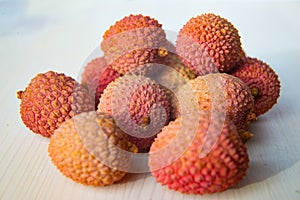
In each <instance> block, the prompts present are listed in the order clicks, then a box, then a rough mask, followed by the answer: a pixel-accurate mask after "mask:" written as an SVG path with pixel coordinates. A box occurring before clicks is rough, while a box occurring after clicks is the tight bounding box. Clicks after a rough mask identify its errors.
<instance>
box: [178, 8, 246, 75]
mask: <svg viewBox="0 0 300 200" xmlns="http://www.w3.org/2000/svg"><path fill="white" fill-rule="evenodd" d="M176 51H177V53H178V55H179V56H180V57H181V59H182V62H183V63H184V64H185V65H186V66H188V67H189V68H190V69H191V70H193V71H194V72H195V73H196V74H198V75H204V74H207V73H211V72H228V71H230V70H231V69H232V67H233V66H234V65H235V64H236V63H237V62H238V61H239V60H240V59H241V58H243V57H245V53H244V51H243V49H242V47H241V41H240V36H239V33H238V30H237V29H236V28H235V27H234V26H233V25H232V24H231V23H230V22H229V21H228V20H226V19H224V18H222V17H220V16H218V15H215V14H211V13H209V14H202V15H200V16H197V17H194V18H191V19H190V20H189V21H188V22H187V23H186V24H185V25H184V26H183V28H182V29H181V30H180V32H179V34H178V37H177V42H176Z"/></svg>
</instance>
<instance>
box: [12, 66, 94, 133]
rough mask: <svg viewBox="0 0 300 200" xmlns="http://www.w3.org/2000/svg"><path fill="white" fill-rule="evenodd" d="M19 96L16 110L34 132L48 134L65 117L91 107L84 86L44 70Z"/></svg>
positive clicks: (60, 74) (91, 104) (67, 117)
mask: <svg viewBox="0 0 300 200" xmlns="http://www.w3.org/2000/svg"><path fill="white" fill-rule="evenodd" d="M17 97H18V98H19V99H21V104H20V114H21V118H22V120H23V122H24V124H25V125H26V126H27V127H28V128H29V129H30V130H32V131H33V132H34V133H37V134H41V135H43V136H45V137H50V136H51V135H52V134H53V132H54V131H55V129H57V128H58V127H59V125H60V124H61V123H62V122H64V121H65V120H66V119H69V118H71V117H73V116H74V115H75V114H77V113H81V112H85V111H91V110H94V106H93V101H92V99H91V98H90V96H89V93H88V90H87V89H86V88H85V87H82V86H81V85H79V84H78V83H76V81H75V80H74V79H73V78H72V77H69V76H66V75H65V74H62V73H56V72H53V71H48V72H46V73H41V74H38V75H37V76H35V77H34V78H33V79H32V80H31V81H30V83H29V84H28V86H27V88H26V89H25V91H19V92H17Z"/></svg>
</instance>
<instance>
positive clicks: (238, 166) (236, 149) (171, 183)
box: [149, 113, 249, 194]
mask: <svg viewBox="0 0 300 200" xmlns="http://www.w3.org/2000/svg"><path fill="white" fill-rule="evenodd" d="M210 117H211V116H210V115H209V114H208V113H205V114H204V113H202V114H201V115H200V120H199V124H195V123H191V122H190V121H185V122H184V123H183V121H182V120H180V119H177V120H175V121H173V122H170V124H169V125H168V126H166V127H164V128H163V130H162V131H161V132H160V133H159V134H158V135H157V138H156V139H155V141H154V143H153V144H152V146H151V149H150V157H149V166H150V169H151V173H152V175H153V176H154V177H155V178H156V180H157V181H158V182H159V183H161V184H162V185H167V186H168V188H169V189H172V190H176V191H179V192H181V193H189V194H207V193H216V192H221V191H224V190H226V189H228V188H230V187H232V186H234V185H236V184H237V183H238V182H239V181H240V180H241V179H242V178H243V177H244V176H245V174H246V171H247V169H248V167H249V157H248V153H247V148H246V147H245V145H244V144H243V143H242V141H241V140H240V138H239V136H238V133H237V129H236V127H235V126H234V125H233V124H232V123H231V121H230V120H228V119H225V121H224V123H223V120H222V117H214V118H213V119H212V120H211V118H210ZM196 125H199V127H198V129H197V131H196V133H195V138H194V140H192V143H191V145H190V146H189V147H188V149H187V150H185V151H184V152H183V154H182V155H180V157H179V158H178V159H176V160H174V161H173V162H172V163H171V164H169V165H167V166H162V167H161V168H157V166H160V165H161V161H164V160H167V159H169V158H170V157H174V156H175V157H176V156H177V155H173V151H172V149H173V150H175V149H178V148H180V147H177V146H176V143H171V142H172V140H174V139H175V137H177V136H178V134H181V133H180V129H181V128H182V127H185V130H188V127H190V126H196ZM220 126H221V127H222V129H221V132H220V134H218V131H216V130H218V129H219V127H220ZM209 127H210V128H211V130H212V131H211V133H212V135H210V137H208V139H207V140H206V141H205V138H207V137H205V135H206V133H207V132H208V129H209ZM183 134H185V135H183ZM189 134H193V133H185V132H183V133H182V135H181V137H183V138H182V139H180V140H184V136H187V135H189ZM204 141H205V142H204ZM205 143H212V144H214V145H213V147H212V149H211V150H210V151H209V152H208V154H206V156H204V157H200V155H201V153H202V152H201V147H203V146H205ZM167 145H174V146H173V147H171V148H170V147H168V148H169V149H171V150H170V151H162V149H164V148H166V147H167Z"/></svg>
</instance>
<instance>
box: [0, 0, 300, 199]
mask: <svg viewBox="0 0 300 200" xmlns="http://www.w3.org/2000/svg"><path fill="white" fill-rule="evenodd" d="M299 10H300V3H299V2H297V1H294V2H292V1H276V2H272V1H264V2H260V1H254V2H253V1H252V2H251V1H243V2H241V1H239V3H238V2H234V1H221V2H219V3H210V2H209V1H203V0H201V1H198V2H196V1H194V0H185V1H181V0H173V1H154V0H151V1H150V0H120V1H113V2H111V3H109V2H108V1H103V2H101V1H74V0H72V1H71V0H66V1H63V2H62V1H59V0H52V1H50V0H49V1H48V0H47V1H38V0H26V1H25V0H24V1H22V0H0V62H1V64H0V66H1V68H0V69H1V73H0V76H1V77H0V88H1V89H0V95H1V96H0V111H1V115H0V148H1V149H0V199H3V200H4V199H5V200H6V199H7V200H10V199H109V200H121V199H130V200H134V199H173V200H176V199H292V200H294V199H300V145H299V144H300V137H299V136H300V128H299V122H300V103H299V102H300V92H299V84H300V78H299V74H300V47H299V41H300V40H299V39H300V24H299V22H298V19H299V18H300V12H299ZM204 12H214V13H218V14H220V15H222V16H224V17H226V18H228V19H229V20H230V21H231V22H233V23H234V24H235V26H236V27H237V28H238V29H239V30H240V34H241V37H242V42H243V47H244V49H245V51H246V52H247V54H248V55H250V56H254V57H258V58H260V59H263V60H264V61H266V62H267V63H269V64H270V65H271V66H272V67H273V68H274V69H275V70H276V71H277V73H278V74H279V76H280V80H281V83H282V92H281V97H280V99H279V102H278V104H277V105H276V106H275V107H274V108H273V110H272V111H270V112H269V113H267V114H265V115H263V116H261V118H260V119H259V121H258V122H256V123H255V124H253V125H252V126H251V131H252V132H253V133H254V134H255V137H254V139H253V140H251V141H250V142H249V143H248V144H247V146H248V148H249V154H250V158H251V163H250V169H249V171H248V174H247V177H246V178H245V179H244V180H243V181H242V182H241V183H240V184H239V185H238V186H237V187H235V188H233V189H230V190H228V191H226V192H223V193H220V194H215V195H206V196H194V195H182V194H180V193H178V192H174V191H170V190H168V189H167V188H166V187H162V186H160V185H159V184H158V183H156V182H155V179H154V178H153V177H151V176H150V175H149V174H129V175H128V176H126V178H125V179H124V180H123V181H121V182H120V183H119V184H116V185H113V186H109V187H103V188H94V187H88V186H83V185H80V184H77V183H74V182H72V181H71V180H69V179H67V178H65V177H63V176H62V175H61V174H60V173H59V172H58V171H57V170H56V168H55V167H54V166H53V165H52V163H51V161H50V159H49V157H48V155H47V145H48V141H49V140H48V139H46V138H42V137H40V136H38V135H35V134H33V133H31V132H30V131H29V130H28V129H27V128H25V126H24V125H23V123H22V122H21V119H20V116H19V100H18V99H16V94H15V93H16V91H18V90H19V89H24V88H25V86H26V85H27V83H28V82H29V80H30V79H31V78H32V77H33V76H35V74H37V73H39V72H45V71H47V70H50V69H52V70H55V71H59V72H65V73H66V74H68V75H71V76H73V77H78V74H79V72H80V70H81V68H82V63H83V62H84V61H85V59H86V58H87V56H88V55H89V54H90V52H92V51H93V50H94V49H95V47H97V46H98V44H99V43H100V40H101V36H102V34H103V32H104V31H105V29H106V28H107V27H109V25H110V24H112V23H113V22H114V21H116V20H118V19H121V18H122V17H124V16H125V15H128V14H129V13H143V14H147V15H150V16H152V17H155V18H156V19H158V20H159V21H160V22H161V23H163V26H164V28H165V29H168V30H172V31H178V30H179V29H180V28H181V27H182V25H183V24H184V23H185V22H186V21H187V20H188V19H189V18H190V17H192V16H196V15H198V14H201V13H204Z"/></svg>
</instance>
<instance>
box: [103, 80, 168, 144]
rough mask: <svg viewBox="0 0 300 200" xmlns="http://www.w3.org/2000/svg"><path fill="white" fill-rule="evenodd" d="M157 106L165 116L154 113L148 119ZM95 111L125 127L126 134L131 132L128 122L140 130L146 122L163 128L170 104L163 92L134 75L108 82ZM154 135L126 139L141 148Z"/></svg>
mask: <svg viewBox="0 0 300 200" xmlns="http://www.w3.org/2000/svg"><path fill="white" fill-rule="evenodd" d="M157 106H162V108H163V109H164V111H165V115H163V116H162V115H160V114H159V113H158V114H154V116H151V117H150V110H151V109H156V108H157ZM98 111H100V112H105V113H108V114H110V115H112V116H113V117H114V118H115V119H118V120H117V121H122V122H124V124H125V125H128V126H129V131H133V130H132V129H133V128H132V129H131V127H130V126H131V125H132V123H133V124H136V125H139V126H142V127H147V126H148V125H149V124H150V123H154V125H155V123H157V124H160V123H162V125H164V124H166V123H168V122H169V117H170V105H169V101H168V97H167V95H166V94H165V91H164V90H163V89H162V88H161V87H160V86H159V85H158V84H156V83H154V82H153V81H151V80H150V79H149V78H145V77H140V76H134V75H133V76H123V77H120V78H118V79H116V80H115V81H114V82H112V83H110V84H109V85H108V86H107V88H106V89H105V90H104V92H103V94H102V96H101V98H100V103H99V105H98ZM150 118H151V119H150ZM156 133H157V132H156ZM156 133H153V134H152V135H153V136H151V137H148V138H137V137H133V136H129V137H130V141H132V142H133V143H134V144H135V145H137V146H138V147H139V148H140V149H144V148H147V147H149V146H150V145H151V143H152V142H153V138H154V137H155V135H156Z"/></svg>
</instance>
